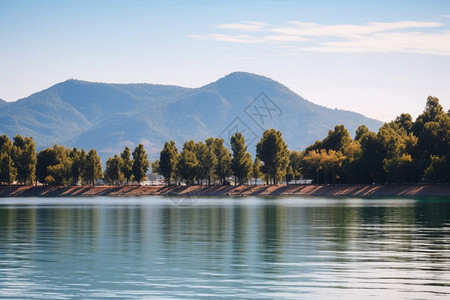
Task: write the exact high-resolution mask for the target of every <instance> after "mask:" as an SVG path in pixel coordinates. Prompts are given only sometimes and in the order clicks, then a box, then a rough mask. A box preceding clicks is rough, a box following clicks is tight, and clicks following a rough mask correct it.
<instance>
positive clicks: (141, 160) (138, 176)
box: [131, 144, 150, 185]
mask: <svg viewBox="0 0 450 300" xmlns="http://www.w3.org/2000/svg"><path fill="white" fill-rule="evenodd" d="M133 160H134V161H133V166H132V168H131V170H132V173H133V176H134V180H136V181H137V183H138V185H141V182H142V181H144V180H146V179H147V171H148V169H149V168H150V162H149V161H148V157H147V153H146V152H145V149H144V145H142V144H139V145H138V146H137V147H136V148H134V151H133Z"/></svg>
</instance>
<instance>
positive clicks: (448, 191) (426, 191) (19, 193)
mask: <svg viewBox="0 0 450 300" xmlns="http://www.w3.org/2000/svg"><path fill="white" fill-rule="evenodd" d="M185 195H194V196H318V197H320V196H322V197H338V196H341V197H450V185H449V184H442V185H441V184H437V185H431V184H429V185H428V184H427V185H419V184H415V185H413V184H408V185H406V184H405V185H369V184H359V185H316V184H310V185H285V184H284V185H283V184H280V185H259V186H254V185H248V186H247V185H242V186H221V185H212V186H207V185H204V186H199V185H196V186H137V185H128V186H68V187H66V186H11V187H7V186H2V187H0V198H5V197H95V196H109V197H127V196H185ZM0 201H1V200H0Z"/></svg>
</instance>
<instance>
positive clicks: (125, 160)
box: [120, 147, 133, 185]
mask: <svg viewBox="0 0 450 300" xmlns="http://www.w3.org/2000/svg"><path fill="white" fill-rule="evenodd" d="M120 157H121V158H122V168H121V170H122V173H123V176H124V177H125V180H126V184H127V185H128V183H129V182H130V181H131V178H132V176H133V160H132V159H131V151H130V148H128V147H125V149H124V150H123V152H122V153H121V154H120Z"/></svg>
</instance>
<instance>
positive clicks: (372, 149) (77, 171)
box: [0, 96, 450, 185]
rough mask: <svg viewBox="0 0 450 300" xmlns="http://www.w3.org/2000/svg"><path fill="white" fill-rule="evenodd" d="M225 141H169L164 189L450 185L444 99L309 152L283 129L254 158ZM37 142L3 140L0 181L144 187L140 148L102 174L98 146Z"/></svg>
mask: <svg viewBox="0 0 450 300" xmlns="http://www.w3.org/2000/svg"><path fill="white" fill-rule="evenodd" d="M224 142H225V141H224V140H223V139H221V138H213V137H210V138H208V139H206V140H205V141H204V142H202V141H201V142H197V143H196V142H194V141H193V140H190V141H187V142H185V143H184V144H183V147H182V149H181V151H180V152H179V151H178V149H177V146H176V144H175V142H174V141H170V142H166V143H165V144H164V147H163V149H162V150H161V152H160V156H159V159H157V160H155V161H154V162H152V163H151V168H152V172H153V173H157V174H160V175H162V176H163V177H164V179H165V182H166V184H168V185H170V184H179V183H180V182H182V181H184V182H185V183H186V184H208V185H210V184H229V181H228V180H229V179H230V178H233V179H234V182H235V184H249V183H253V182H254V183H256V180H257V179H262V180H263V181H264V182H265V183H266V184H277V183H278V182H280V181H285V182H292V181H293V182H297V180H300V179H313V180H314V182H315V183H319V184H320V183H325V184H328V183H341V184H344V183H417V182H445V183H448V182H450V111H448V112H445V111H444V109H443V107H442V106H441V105H440V104H439V99H437V98H435V97H431V96H430V97H428V99H427V103H426V106H425V109H424V111H423V113H422V114H420V115H419V116H418V117H417V118H416V120H414V121H413V120H412V117H411V115H409V114H401V115H400V116H398V117H397V118H396V119H395V120H393V121H391V122H388V123H385V124H383V126H381V128H380V129H379V130H378V132H377V133H375V132H372V131H370V130H369V129H368V128H367V127H366V126H364V125H361V126H360V127H358V129H357V130H356V133H355V138H354V139H352V137H351V136H350V134H349V133H348V131H347V130H346V129H345V127H344V126H343V125H337V126H336V127H335V128H334V130H330V131H329V132H328V135H327V136H326V137H325V138H324V139H323V140H318V141H316V142H315V143H314V144H313V145H310V146H309V147H307V148H306V149H305V150H303V151H301V152H299V151H296V150H294V151H290V150H289V149H288V147H287V144H286V143H285V141H284V140H283V137H282V134H281V132H280V131H277V130H275V129H269V130H266V131H265V132H264V133H263V136H262V137H261V139H260V141H259V142H258V143H257V145H256V157H255V159H254V160H253V158H252V155H251V154H250V153H249V152H248V151H247V150H248V146H247V145H246V143H245V139H244V136H243V135H242V134H241V133H239V132H237V133H235V134H234V135H233V136H232V137H231V139H230V146H231V147H230V148H231V151H230V150H229V149H228V148H227V147H226V146H225V144H224ZM35 149H36V146H35V143H34V141H33V139H32V138H31V137H25V138H23V137H21V136H20V135H18V136H16V137H14V139H13V141H11V140H10V139H9V138H8V136H6V135H2V136H0V183H1V184H11V183H13V182H18V183H19V184H24V185H27V184H33V182H36V183H37V181H39V182H40V183H42V184H47V185H79V184H81V185H95V183H96V182H97V180H98V179H103V180H104V181H105V182H107V183H109V184H115V185H120V184H129V183H130V182H136V183H138V184H140V183H141V182H142V181H144V180H146V178H147V171H148V170H149V168H150V163H149V160H148V156H147V153H146V151H145V149H144V146H143V145H142V144H139V145H138V146H137V147H136V148H135V149H134V151H133V152H131V150H130V149H129V148H128V147H125V149H124V150H123V152H122V153H120V154H116V155H114V157H111V158H109V159H108V160H107V161H106V169H105V171H104V172H103V170H102V165H101V162H100V157H99V156H98V155H97V152H96V151H95V150H94V149H91V150H90V151H89V152H86V151H85V150H84V149H82V150H81V151H80V150H78V149H77V148H73V149H68V148H66V147H64V146H59V145H55V146H54V147H53V148H47V149H44V150H42V151H40V152H39V153H36V150H35Z"/></svg>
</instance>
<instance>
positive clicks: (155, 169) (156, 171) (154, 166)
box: [150, 159, 162, 175]
mask: <svg viewBox="0 0 450 300" xmlns="http://www.w3.org/2000/svg"><path fill="white" fill-rule="evenodd" d="M150 167H151V168H152V173H153V174H158V175H162V173H161V169H160V167H159V159H155V160H154V161H153V162H152V163H151V164H150Z"/></svg>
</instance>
